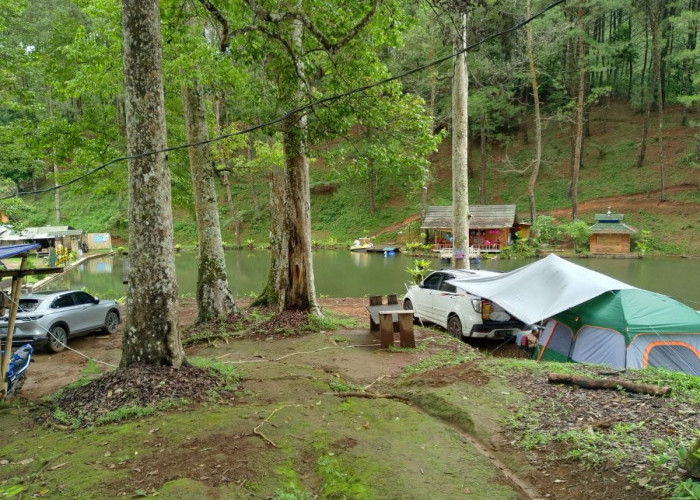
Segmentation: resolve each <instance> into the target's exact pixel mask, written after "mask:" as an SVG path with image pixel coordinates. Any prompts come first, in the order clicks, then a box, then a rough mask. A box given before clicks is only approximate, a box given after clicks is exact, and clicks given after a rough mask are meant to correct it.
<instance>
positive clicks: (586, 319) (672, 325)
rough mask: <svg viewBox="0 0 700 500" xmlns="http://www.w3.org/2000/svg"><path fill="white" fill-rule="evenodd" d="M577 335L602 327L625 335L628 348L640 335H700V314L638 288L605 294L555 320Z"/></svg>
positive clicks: (558, 316)
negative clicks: (590, 327) (585, 328)
mask: <svg viewBox="0 0 700 500" xmlns="http://www.w3.org/2000/svg"><path fill="white" fill-rule="evenodd" d="M554 318H555V319H556V320H558V321H561V322H563V323H566V324H567V325H569V326H570V327H571V329H572V331H573V332H574V333H576V332H577V331H578V329H579V328H580V327H581V326H583V325H600V326H604V327H606V328H611V329H613V330H616V331H618V332H620V333H622V334H623V335H624V336H625V338H626V343H627V344H629V343H630V342H631V341H632V339H633V338H634V337H635V336H636V335H638V334H655V333H695V334H700V313H698V312H697V311H695V310H694V309H693V308H691V307H688V306H686V305H685V304H682V303H681V302H678V301H677V300H674V299H672V298H671V297H668V296H666V295H662V294H660V293H654V292H650V291H649V290H642V289H639V288H635V289H631V290H630V289H627V290H619V291H614V292H610V293H605V294H602V295H600V296H598V297H595V298H593V299H591V300H588V301H586V302H584V303H583V304H579V305H577V306H574V307H572V308H571V309H568V310H567V311H563V312H561V313H560V314H557V315H556V316H555V317H554Z"/></svg>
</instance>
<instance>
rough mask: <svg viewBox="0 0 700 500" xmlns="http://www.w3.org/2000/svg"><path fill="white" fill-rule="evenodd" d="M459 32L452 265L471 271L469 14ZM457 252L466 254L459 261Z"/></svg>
mask: <svg viewBox="0 0 700 500" xmlns="http://www.w3.org/2000/svg"><path fill="white" fill-rule="evenodd" d="M458 16H459V17H458V22H457V23H456V25H457V26H458V29H456V30H455V33H454V51H455V52H456V53H457V56H456V57H455V61H454V70H453V71H454V73H453V76H452V237H453V242H452V246H453V248H454V252H453V255H452V265H453V266H454V267H455V268H466V269H469V217H470V214H469V177H468V167H469V165H468V154H469V127H468V122H467V120H468V116H467V104H468V98H469V80H468V78H467V54H466V52H464V49H465V48H466V46H467V14H466V13H459V14H458ZM457 250H462V251H464V252H465V254H464V258H463V259H457V258H456V257H457Z"/></svg>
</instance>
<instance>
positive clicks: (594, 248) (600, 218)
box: [589, 210, 637, 255]
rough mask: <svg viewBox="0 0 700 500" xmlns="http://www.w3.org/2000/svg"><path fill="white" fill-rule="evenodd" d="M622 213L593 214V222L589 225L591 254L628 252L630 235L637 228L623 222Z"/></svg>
mask: <svg viewBox="0 0 700 500" xmlns="http://www.w3.org/2000/svg"><path fill="white" fill-rule="evenodd" d="M623 217H624V216H623V215H622V214H613V213H611V212H610V210H608V212H607V213H605V214H596V215H595V224H593V225H592V226H591V237H590V240H589V242H590V247H591V253H592V254H607V255H610V254H612V255H618V254H628V253H630V237H631V235H632V234H634V233H636V232H637V230H636V229H634V228H633V227H630V226H628V225H627V224H625V223H624V222H622V219H623Z"/></svg>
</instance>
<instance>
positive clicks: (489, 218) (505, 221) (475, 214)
mask: <svg viewBox="0 0 700 500" xmlns="http://www.w3.org/2000/svg"><path fill="white" fill-rule="evenodd" d="M469 213H470V214H471V219H469V227H470V228H473V229H493V228H500V227H512V226H513V223H514V222H515V205H470V206H469ZM421 229H450V230H451V229H452V206H451V205H449V206H432V207H428V211H427V212H426V214H425V218H424V219H423V225H422V226H421Z"/></svg>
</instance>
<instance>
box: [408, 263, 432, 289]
mask: <svg viewBox="0 0 700 500" xmlns="http://www.w3.org/2000/svg"><path fill="white" fill-rule="evenodd" d="M431 264H432V262H431V261H429V260H425V259H416V260H414V261H413V267H407V268H406V272H407V273H408V274H409V275H410V276H411V279H412V280H413V282H414V283H416V284H418V283H420V282H421V281H423V280H424V279H425V277H426V276H427V275H429V274H430V273H432V272H433V270H432V269H431V268H430V266H431Z"/></svg>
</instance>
